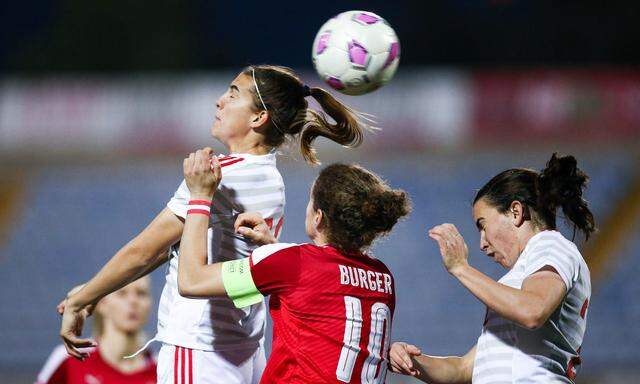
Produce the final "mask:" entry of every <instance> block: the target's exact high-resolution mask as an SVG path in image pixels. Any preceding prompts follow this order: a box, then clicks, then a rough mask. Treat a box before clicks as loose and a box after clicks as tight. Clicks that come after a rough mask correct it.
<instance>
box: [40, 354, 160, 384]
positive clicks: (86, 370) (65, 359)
mask: <svg viewBox="0 0 640 384" xmlns="http://www.w3.org/2000/svg"><path fill="white" fill-rule="evenodd" d="M121 383H128V384H155V383H156V363H155V361H154V360H153V358H152V357H151V355H147V356H146V363H145V366H144V367H143V368H142V369H140V370H137V371H135V372H129V373H124V372H120V371H119V370H117V369H116V368H114V367H113V366H111V365H110V364H109V363H107V362H106V361H105V360H104V359H103V358H102V356H101V355H100V350H99V349H95V350H94V351H93V352H91V353H90V354H89V357H88V358H87V359H86V360H85V361H80V360H77V359H75V358H73V357H71V356H69V355H68V354H67V351H66V350H65V348H64V346H62V345H60V346H58V347H57V348H56V349H54V350H53V352H52V353H51V355H50V356H49V359H48V360H47V362H46V363H45V365H44V367H43V368H42V370H41V371H40V373H39V374H38V380H37V381H36V384H121Z"/></svg>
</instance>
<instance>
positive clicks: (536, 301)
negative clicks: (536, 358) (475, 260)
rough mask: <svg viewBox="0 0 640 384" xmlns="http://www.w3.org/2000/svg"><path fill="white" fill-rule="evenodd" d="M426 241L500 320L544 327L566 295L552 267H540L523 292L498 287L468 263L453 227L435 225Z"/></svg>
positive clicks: (464, 249) (497, 283)
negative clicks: (432, 243) (433, 245)
mask: <svg viewBox="0 0 640 384" xmlns="http://www.w3.org/2000/svg"><path fill="white" fill-rule="evenodd" d="M429 237H431V238H432V239H434V240H435V241H436V242H437V243H438V246H439V247H440V254H441V256H442V262H443V264H444V266H445V268H446V269H447V271H448V272H449V273H450V274H451V275H453V276H454V277H456V278H457V279H458V280H459V281H460V283H462V285H464V286H465V287H466V288H467V289H468V290H469V291H470V292H471V293H472V294H473V295H474V296H475V297H477V298H478V299H479V300H480V301H482V302H483V303H484V304H485V305H486V306H487V307H489V308H491V309H492V310H494V311H496V312H497V313H498V314H499V315H500V316H502V317H504V318H506V319H508V320H511V321H513V322H515V323H517V324H519V325H520V326H522V327H525V328H528V329H537V328H540V327H541V326H543V325H544V323H545V322H546V321H547V319H548V318H549V316H551V314H552V313H553V312H554V311H555V310H556V308H558V305H560V303H561V302H562V300H563V299H564V296H565V295H566V293H567V286H566V285H565V283H564V281H563V280H562V278H561V277H560V275H559V274H558V272H557V271H556V270H555V269H554V268H552V267H548V266H546V267H543V268H541V269H540V270H538V271H537V272H535V273H533V274H532V275H530V276H529V277H527V278H526V279H525V280H524V282H523V284H522V289H516V288H512V287H509V286H507V285H504V284H501V283H499V282H497V281H495V280H493V279H492V278H490V277H489V276H487V275H485V274H484V273H482V272H480V271H479V270H477V269H475V268H473V267H472V266H470V265H469V264H468V262H467V258H468V250H467V245H466V243H465V241H464V239H463V238H462V236H461V235H460V233H459V232H458V230H457V229H456V227H455V226H454V225H453V224H442V225H438V226H436V227H434V228H432V229H431V230H429Z"/></svg>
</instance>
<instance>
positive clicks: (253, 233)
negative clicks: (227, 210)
mask: <svg viewBox="0 0 640 384" xmlns="http://www.w3.org/2000/svg"><path fill="white" fill-rule="evenodd" d="M234 227H235V230H236V232H237V233H239V234H241V235H242V236H244V237H246V238H248V239H249V240H251V241H253V242H254V243H256V244H259V245H265V244H274V243H277V242H278V240H277V239H276V238H275V237H274V236H273V235H272V234H271V231H270V230H269V226H268V225H267V222H266V221H264V219H263V218H262V216H261V215H260V214H259V213H257V212H246V213H241V214H240V215H238V218H237V219H236V222H235V224H234Z"/></svg>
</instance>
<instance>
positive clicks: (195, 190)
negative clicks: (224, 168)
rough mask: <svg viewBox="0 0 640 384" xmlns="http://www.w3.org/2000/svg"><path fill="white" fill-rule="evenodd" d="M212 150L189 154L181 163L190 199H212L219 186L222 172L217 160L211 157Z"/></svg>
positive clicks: (207, 149) (205, 149) (204, 149)
mask: <svg viewBox="0 0 640 384" xmlns="http://www.w3.org/2000/svg"><path fill="white" fill-rule="evenodd" d="M212 154H213V150H212V149H211V148H209V147H207V148H203V149H199V150H197V151H196V152H194V153H191V154H189V157H187V158H186V159H184V161H183V162H182V168H183V172H184V179H185V181H186V182H187V187H189V192H191V198H192V199H197V198H202V199H206V200H211V199H213V195H214V194H215V192H216V189H217V188H218V184H220V179H221V178H222V172H221V171H220V163H218V158H217V157H215V156H213V157H211V155H212Z"/></svg>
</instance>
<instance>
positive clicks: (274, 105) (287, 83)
mask: <svg viewBox="0 0 640 384" xmlns="http://www.w3.org/2000/svg"><path fill="white" fill-rule="evenodd" d="M242 73H243V74H245V75H247V76H255V79H256V85H257V86H258V88H259V91H260V96H258V92H257V91H256V92H254V107H255V108H256V109H265V108H266V110H267V112H268V113H269V116H270V119H271V124H270V125H269V127H267V130H266V132H265V144H267V145H269V146H271V147H274V148H277V147H279V146H281V145H282V144H283V143H284V142H285V139H286V137H287V136H289V137H291V138H299V140H300V152H301V153H302V156H303V158H304V159H305V161H306V162H307V163H310V164H319V163H320V162H319V160H318V158H317V156H316V152H315V150H314V148H313V142H314V141H315V139H316V138H318V137H320V136H322V137H326V138H327V139H329V140H331V141H334V142H336V143H338V144H340V145H343V146H345V147H349V148H353V147H357V146H358V145H360V144H361V143H362V139H363V136H364V131H365V129H366V128H367V127H368V126H367V125H366V124H364V123H363V120H369V119H368V118H367V117H366V116H365V114H363V113H359V112H356V111H354V110H353V109H351V108H349V107H347V106H346V105H344V104H342V103H341V102H340V101H338V100H337V99H336V98H335V97H333V96H332V95H331V94H330V93H329V92H327V91H325V90H324V89H322V88H317V87H314V88H309V87H307V86H306V85H304V83H303V82H302V81H301V80H300V79H299V78H298V77H297V76H296V75H295V73H294V72H293V71H292V70H291V69H289V68H286V67H280V66H274V65H257V66H250V67H247V68H245V69H244V70H243V72H242ZM307 96H311V97H313V98H314V99H315V100H316V101H317V102H318V104H320V107H321V108H322V111H315V110H313V109H310V108H308V103H307V101H306V99H305V97H307ZM326 115H328V116H329V117H330V118H331V119H333V120H334V121H335V124H332V123H330V122H329V120H328V119H327V116H326Z"/></svg>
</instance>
